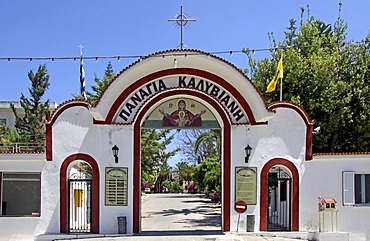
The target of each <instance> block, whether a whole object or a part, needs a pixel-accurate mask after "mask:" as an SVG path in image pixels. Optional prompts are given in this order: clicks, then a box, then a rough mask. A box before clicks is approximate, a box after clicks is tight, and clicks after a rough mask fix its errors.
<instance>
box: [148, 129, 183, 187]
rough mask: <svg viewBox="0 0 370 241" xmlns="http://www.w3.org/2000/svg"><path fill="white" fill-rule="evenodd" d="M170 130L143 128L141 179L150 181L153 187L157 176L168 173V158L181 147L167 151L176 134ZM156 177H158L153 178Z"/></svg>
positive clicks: (162, 177) (163, 175) (162, 176)
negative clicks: (172, 133) (170, 133)
mask: <svg viewBox="0 0 370 241" xmlns="http://www.w3.org/2000/svg"><path fill="white" fill-rule="evenodd" d="M169 132H170V131H169V130H154V129H143V130H142V132H141V173H142V174H141V177H142V179H141V181H142V183H144V182H148V183H149V184H150V185H151V187H152V186H153V185H154V183H155V182H156V181H157V178H158V177H160V180H159V181H161V180H162V179H165V178H164V177H165V176H167V175H168V168H169V167H168V163H167V161H168V159H169V158H170V157H171V156H174V155H175V154H176V152H178V151H179V149H175V150H173V151H169V152H166V147H167V146H168V145H169V144H170V143H171V141H172V140H173V138H174V136H173V135H169ZM153 177H156V178H153Z"/></svg>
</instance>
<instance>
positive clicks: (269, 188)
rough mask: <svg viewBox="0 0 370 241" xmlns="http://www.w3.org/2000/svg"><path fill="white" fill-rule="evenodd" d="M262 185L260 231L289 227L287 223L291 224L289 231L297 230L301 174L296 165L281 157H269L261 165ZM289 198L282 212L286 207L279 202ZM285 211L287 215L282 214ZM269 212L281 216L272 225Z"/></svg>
mask: <svg viewBox="0 0 370 241" xmlns="http://www.w3.org/2000/svg"><path fill="white" fill-rule="evenodd" d="M279 182H280V183H279ZM279 185H280V186H279ZM260 188H261V189H260V190H261V191H260V193H261V194H260V231H276V229H277V228H279V229H282V228H285V229H286V227H285V226H284V225H285V224H289V225H288V227H289V230H290V231H298V229H299V175H298V170H297V168H296V166H295V165H294V164H293V163H292V162H290V161H288V160H286V159H282V158H275V159H272V160H270V161H269V162H267V163H266V164H265V166H264V167H263V168H262V171H261V185H260ZM281 197H282V198H281ZM288 201H289V204H288V205H286V206H285V207H286V208H287V211H286V212H285V211H284V212H282V211H283V210H284V209H283V207H280V206H279V205H280V204H282V205H283V204H284V205H285V204H287V203H288ZM272 205H273V206H272ZM278 210H279V211H278ZM283 214H284V215H285V217H287V219H284V218H283V217H284V216H283ZM288 214H289V215H288ZM270 216H271V217H272V218H273V217H274V216H278V217H280V218H281V220H280V219H279V218H277V219H275V220H276V221H275V222H276V225H271V224H270V221H272V219H270ZM283 224H284V225H283Z"/></svg>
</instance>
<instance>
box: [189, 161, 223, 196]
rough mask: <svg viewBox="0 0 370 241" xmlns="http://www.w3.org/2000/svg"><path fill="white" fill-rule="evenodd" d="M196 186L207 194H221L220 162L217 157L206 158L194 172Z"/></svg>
mask: <svg viewBox="0 0 370 241" xmlns="http://www.w3.org/2000/svg"><path fill="white" fill-rule="evenodd" d="M194 180H195V182H196V185H197V186H198V187H199V188H201V189H205V190H206V191H207V192H217V193H221V160H220V159H219V158H217V157H215V158H207V159H206V160H205V161H204V162H202V163H201V164H198V165H197V166H196V167H195V170H194Z"/></svg>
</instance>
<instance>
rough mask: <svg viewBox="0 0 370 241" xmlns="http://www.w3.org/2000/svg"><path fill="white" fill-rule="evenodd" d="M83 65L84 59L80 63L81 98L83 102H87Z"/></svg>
mask: <svg viewBox="0 0 370 241" xmlns="http://www.w3.org/2000/svg"><path fill="white" fill-rule="evenodd" d="M83 64H84V63H83V59H82V58H81V62H80V92H81V98H82V99H83V100H87V97H86V92H85V86H86V82H85V70H84V67H83Z"/></svg>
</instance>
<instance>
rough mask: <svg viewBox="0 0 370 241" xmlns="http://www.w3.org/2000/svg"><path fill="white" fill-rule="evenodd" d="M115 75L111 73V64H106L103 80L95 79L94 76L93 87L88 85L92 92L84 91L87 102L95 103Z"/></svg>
mask: <svg viewBox="0 0 370 241" xmlns="http://www.w3.org/2000/svg"><path fill="white" fill-rule="evenodd" d="M115 76H116V74H115V73H114V71H113V66H112V64H111V62H109V63H108V65H107V67H106V69H105V72H104V76H103V79H100V78H98V77H97V75H96V74H94V82H95V85H90V87H91V89H92V90H93V92H89V91H86V96H87V100H88V101H90V102H95V101H97V100H98V99H99V97H100V95H101V94H102V93H103V91H104V89H105V88H106V87H107V86H108V85H109V84H110V82H112V80H113V79H114V77H115Z"/></svg>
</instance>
